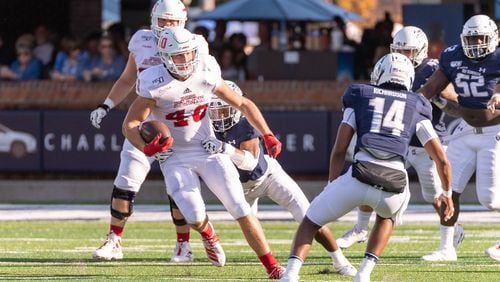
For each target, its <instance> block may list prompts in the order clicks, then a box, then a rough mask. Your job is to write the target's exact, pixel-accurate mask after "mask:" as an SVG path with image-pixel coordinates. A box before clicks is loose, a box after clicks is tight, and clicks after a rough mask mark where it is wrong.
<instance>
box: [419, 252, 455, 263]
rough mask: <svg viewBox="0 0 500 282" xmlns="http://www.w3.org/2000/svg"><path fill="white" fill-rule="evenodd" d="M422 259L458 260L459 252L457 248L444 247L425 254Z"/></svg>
mask: <svg viewBox="0 0 500 282" xmlns="http://www.w3.org/2000/svg"><path fill="white" fill-rule="evenodd" d="M422 259H423V260H425V261H456V260H457V252H456V251H455V249H442V250H437V251H435V252H432V253H430V254H428V255H425V256H423V257H422Z"/></svg>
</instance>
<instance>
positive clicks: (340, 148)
mask: <svg viewBox="0 0 500 282" xmlns="http://www.w3.org/2000/svg"><path fill="white" fill-rule="evenodd" d="M353 135H354V129H353V128H352V127H351V126H350V125H348V124H347V123H344V122H343V123H341V124H340V126H339V129H338V131H337V138H336V139H335V144H334V145H333V148H332V151H331V153H330V167H329V171H328V181H329V182H331V181H333V180H335V179H336V178H337V177H339V175H340V173H341V172H342V170H343V169H344V164H345V156H346V153H347V149H348V148H349V144H350V143H351V139H352V136H353Z"/></svg>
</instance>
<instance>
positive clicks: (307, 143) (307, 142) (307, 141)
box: [302, 134, 316, 152]
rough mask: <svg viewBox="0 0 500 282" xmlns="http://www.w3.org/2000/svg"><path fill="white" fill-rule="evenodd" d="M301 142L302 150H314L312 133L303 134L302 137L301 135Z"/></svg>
mask: <svg viewBox="0 0 500 282" xmlns="http://www.w3.org/2000/svg"><path fill="white" fill-rule="evenodd" d="M302 142H303V144H302V149H303V150H304V152H307V151H310V152H314V151H316V150H315V149H314V136H313V135H312V134H304V137H302Z"/></svg>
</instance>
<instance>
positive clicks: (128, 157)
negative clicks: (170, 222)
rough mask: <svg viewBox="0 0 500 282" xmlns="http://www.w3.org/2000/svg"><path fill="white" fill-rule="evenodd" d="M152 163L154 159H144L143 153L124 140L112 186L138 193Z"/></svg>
mask: <svg viewBox="0 0 500 282" xmlns="http://www.w3.org/2000/svg"><path fill="white" fill-rule="evenodd" d="M154 161H155V158H154V157H146V155H144V153H143V152H141V151H140V150H139V149H137V148H136V147H135V146H134V145H132V143H130V142H129V141H128V140H127V139H125V142H123V148H122V151H121V152H120V168H119V169H118V174H117V175H116V178H115V182H114V185H115V186H116V187H118V188H120V189H122V190H126V191H132V192H136V193H137V192H139V190H140V189H141V185H142V183H144V180H145V179H146V176H147V175H148V173H149V170H150V169H151V163H153V162H154Z"/></svg>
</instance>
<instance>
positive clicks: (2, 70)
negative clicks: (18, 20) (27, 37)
mask: <svg viewBox="0 0 500 282" xmlns="http://www.w3.org/2000/svg"><path fill="white" fill-rule="evenodd" d="M16 51H17V59H16V60H15V61H14V62H13V63H12V64H11V65H10V67H7V66H2V67H0V77H1V78H2V79H9V80H35V79H40V78H41V77H42V70H43V65H42V62H40V60H38V59H37V58H35V57H34V55H33V51H32V49H31V48H30V47H29V46H25V45H18V47H17V48H16Z"/></svg>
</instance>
